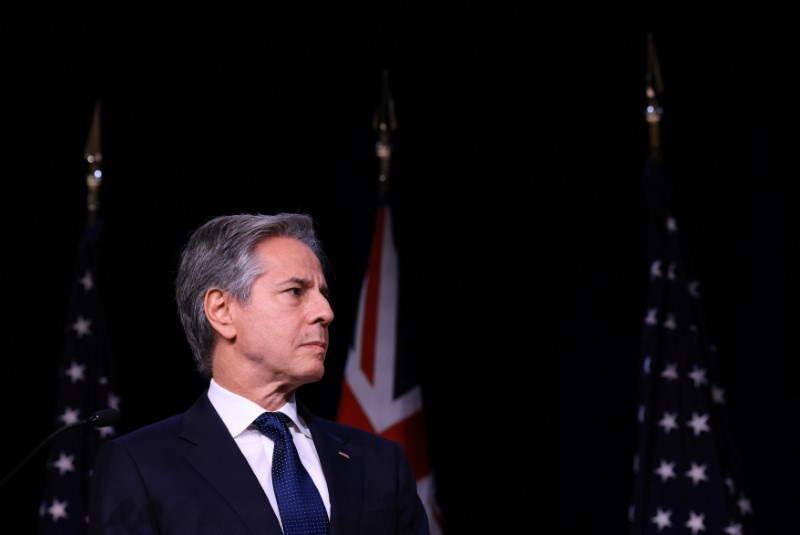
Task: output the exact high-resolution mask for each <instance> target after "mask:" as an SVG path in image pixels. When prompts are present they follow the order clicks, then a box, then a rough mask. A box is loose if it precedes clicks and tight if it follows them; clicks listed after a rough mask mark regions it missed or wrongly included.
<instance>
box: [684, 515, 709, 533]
mask: <svg viewBox="0 0 800 535" xmlns="http://www.w3.org/2000/svg"><path fill="white" fill-rule="evenodd" d="M705 518H706V515H700V514H697V513H695V512H694V511H690V512H689V520H687V521H686V527H687V528H689V529H690V530H692V533H697V532H698V531H705V530H706V526H705Z"/></svg>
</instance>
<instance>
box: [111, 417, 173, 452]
mask: <svg viewBox="0 0 800 535" xmlns="http://www.w3.org/2000/svg"><path fill="white" fill-rule="evenodd" d="M182 422H183V414H176V415H175V416H170V417H169V418H165V419H163V420H160V421H158V422H154V423H151V424H147V425H145V426H142V427H139V428H138V429H134V430H133V431H129V432H127V433H125V434H123V435H120V436H118V437H117V438H115V439H113V440H114V441H115V442H119V443H124V444H126V445H134V444H140V443H148V442H151V441H153V440H161V439H162V438H164V437H174V436H176V435H177V434H178V433H179V431H180V429H181V426H182V425H183V424H182Z"/></svg>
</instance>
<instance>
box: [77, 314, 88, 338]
mask: <svg viewBox="0 0 800 535" xmlns="http://www.w3.org/2000/svg"><path fill="white" fill-rule="evenodd" d="M72 329H73V330H74V331H75V333H76V334H77V335H78V338H81V337H83V336H89V335H90V334H91V333H92V320H89V319H86V318H84V317H83V316H78V319H77V320H76V321H75V323H73V324H72Z"/></svg>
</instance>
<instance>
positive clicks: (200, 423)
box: [89, 393, 429, 535]
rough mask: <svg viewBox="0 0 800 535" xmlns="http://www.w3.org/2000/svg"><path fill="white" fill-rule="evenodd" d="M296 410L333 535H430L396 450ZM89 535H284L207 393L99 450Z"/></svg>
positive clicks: (404, 463) (378, 439)
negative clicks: (313, 455) (317, 469)
mask: <svg viewBox="0 0 800 535" xmlns="http://www.w3.org/2000/svg"><path fill="white" fill-rule="evenodd" d="M297 405H298V411H299V412H300V413H301V414H302V416H303V418H304V420H305V421H306V423H307V424H308V426H309V428H310V430H311V434H312V436H313V438H314V446H315V448H316V450H317V453H318V454H319V459H320V462H321V463H322V471H323V473H324V474H325V480H326V481H327V484H328V490H329V493H330V502H331V512H330V516H331V523H330V535H360V534H376V535H378V534H380V535H391V534H414V535H416V534H428V532H429V531H428V520H427V516H426V513H425V509H424V507H423V505H422V502H421V500H420V498H419V496H418V494H417V490H416V481H415V478H414V475H413V473H412V471H411V467H410V465H409V462H408V458H407V457H406V455H405V453H404V451H403V449H402V447H401V446H400V445H399V444H397V443H395V442H392V441H390V440H387V439H384V438H382V437H379V436H377V435H374V434H371V433H367V432H365V431H363V430H360V429H356V428H354V427H351V426H347V425H344V424H341V423H338V422H333V421H331V420H325V419H322V418H317V417H315V416H313V415H312V414H311V413H310V412H309V411H308V410H307V409H306V408H305V407H303V406H302V404H301V403H299V402H298V404H297ZM340 452H342V453H344V454H345V455H342V454H341V453H340ZM348 457H349V458H348ZM89 533H90V534H92V535H99V534H103V535H115V534H131V535H133V534H136V535H151V534H161V535H168V534H169V535H172V534H181V535H203V534H215V535H221V534H224V535H237V534H248V535H251V534H263V535H273V534H274V535H281V528H280V524H279V523H278V519H277V517H276V516H275V513H274V512H273V510H272V507H271V506H270V503H269V500H268V499H267V495H266V494H265V493H264V491H263V489H262V488H261V486H260V485H259V483H258V479H256V476H255V474H254V473H253V471H252V469H251V468H250V465H249V464H248V463H247V460H246V459H245V457H244V455H242V453H241V451H240V450H239V447H238V446H237V445H236V442H235V441H234V440H233V437H231V435H230V433H229V432H228V429H227V428H226V427H225V425H224V424H223V422H222V419H221V418H220V417H219V415H218V414H217V412H216V410H215V409H214V407H213V405H211V402H210V401H209V400H208V396H207V395H206V394H205V393H204V394H202V395H201V396H200V397H199V398H198V400H197V401H196V402H195V403H194V405H192V407H191V408H189V410H187V411H186V412H185V413H183V414H180V415H177V416H173V417H171V418H168V419H166V420H163V421H161V422H157V423H154V424H152V425H148V426H145V427H142V428H140V429H138V430H136V431H133V432H131V433H128V434H126V435H122V436H120V437H118V438H116V439H113V440H110V441H107V442H104V443H103V444H102V446H101V447H100V450H99V451H98V454H97V458H96V462H95V467H94V472H93V475H92V480H91V487H90V499H89Z"/></svg>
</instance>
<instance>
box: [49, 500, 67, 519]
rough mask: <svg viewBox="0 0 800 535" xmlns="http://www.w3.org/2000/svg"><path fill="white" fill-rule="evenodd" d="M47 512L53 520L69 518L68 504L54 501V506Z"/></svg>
mask: <svg viewBox="0 0 800 535" xmlns="http://www.w3.org/2000/svg"><path fill="white" fill-rule="evenodd" d="M47 512H48V513H49V514H50V516H51V517H53V520H54V521H55V520H58V519H59V518H67V517H68V516H69V515H67V502H62V501H60V500H53V505H51V506H50V507H48V508H47Z"/></svg>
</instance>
